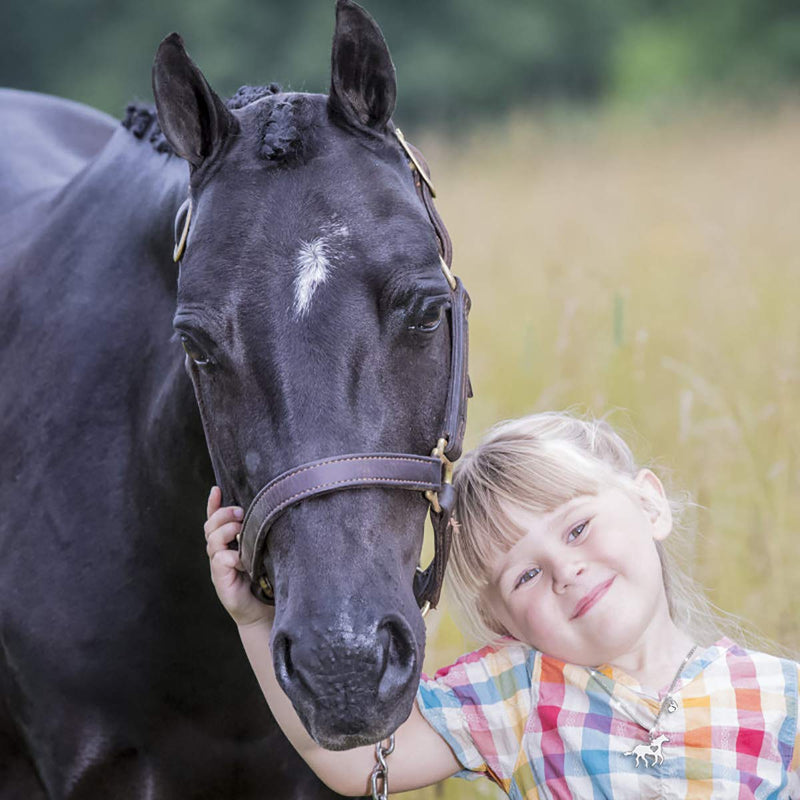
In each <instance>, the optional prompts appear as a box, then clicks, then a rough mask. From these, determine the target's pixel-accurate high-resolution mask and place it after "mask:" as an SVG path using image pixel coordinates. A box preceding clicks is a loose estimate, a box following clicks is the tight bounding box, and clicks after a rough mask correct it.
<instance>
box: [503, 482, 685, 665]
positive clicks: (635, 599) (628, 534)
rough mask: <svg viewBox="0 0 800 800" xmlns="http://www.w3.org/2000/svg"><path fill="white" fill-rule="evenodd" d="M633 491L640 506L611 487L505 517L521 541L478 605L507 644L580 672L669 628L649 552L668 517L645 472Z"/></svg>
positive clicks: (659, 491)
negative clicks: (509, 639) (484, 606)
mask: <svg viewBox="0 0 800 800" xmlns="http://www.w3.org/2000/svg"><path fill="white" fill-rule="evenodd" d="M636 483H637V488H638V489H640V490H641V492H642V495H643V497H642V498H640V497H637V496H635V495H634V494H633V493H628V492H625V491H623V490H622V489H619V488H616V487H614V488H606V489H603V490H601V491H600V492H598V493H597V494H596V495H580V496H578V497H576V498H573V499H572V500H570V501H569V502H567V503H565V504H564V505H562V506H559V507H558V508H556V509H555V510H554V511H552V512H549V513H543V514H538V513H534V512H531V511H527V510H525V509H523V508H521V507H519V506H514V507H512V508H509V509H507V512H508V513H509V516H510V517H511V518H512V520H513V521H514V522H515V523H516V525H518V526H519V527H520V529H521V530H523V531H524V532H525V533H524V535H523V536H522V538H521V539H520V540H519V541H518V542H517V543H516V544H515V545H514V547H512V548H511V550H510V551H509V552H507V553H505V554H503V555H501V556H500V557H499V558H498V559H497V561H496V563H495V564H494V565H493V568H492V570H491V573H490V574H491V580H490V584H489V588H488V590H487V592H488V594H487V600H488V602H489V605H490V608H491V610H492V611H493V612H494V614H495V616H496V617H497V618H498V620H499V621H500V622H501V623H502V624H503V625H504V626H505V628H506V630H507V631H508V632H509V633H510V634H511V635H512V636H513V637H515V638H516V639H518V640H520V641H522V642H525V643H527V644H529V645H531V646H532V647H535V648H536V649H537V650H541V651H542V652H544V653H547V654H548V655H551V656H554V657H556V658H559V659H561V660H563V661H568V662H570V663H573V664H579V665H584V666H595V665H598V664H603V663H607V662H612V661H614V660H616V659H618V658H619V657H620V656H621V655H624V654H627V653H631V652H633V651H634V650H635V649H636V648H638V647H640V646H642V645H646V644H647V642H648V640H649V637H655V639H653V640H652V641H654V642H655V641H657V640H658V637H659V636H660V632H659V631H663V630H664V627H663V626H664V624H665V623H666V624H667V625H669V624H670V620H669V608H668V605H667V598H666V593H665V591H664V582H663V577H662V572H661V561H660V559H659V557H658V552H657V550H656V545H655V543H656V541H658V540H660V539H664V538H666V536H667V535H668V534H669V532H670V530H671V529H672V517H671V514H670V510H669V504H668V503H667V501H666V499H665V497H664V490H663V488H662V487H661V483H660V482H659V480H658V478H657V477H656V476H655V475H654V474H653V473H652V472H650V471H649V470H643V471H642V472H640V473H639V475H638V476H637V477H636ZM644 497H647V498H648V500H649V502H646V501H645V500H644Z"/></svg>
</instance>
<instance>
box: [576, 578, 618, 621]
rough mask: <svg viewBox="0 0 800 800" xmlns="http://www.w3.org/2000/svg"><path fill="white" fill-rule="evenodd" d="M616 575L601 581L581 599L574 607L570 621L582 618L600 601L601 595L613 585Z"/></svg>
mask: <svg viewBox="0 0 800 800" xmlns="http://www.w3.org/2000/svg"><path fill="white" fill-rule="evenodd" d="M616 577H617V576H616V575H615V576H614V577H612V578H609V579H608V580H607V581H603V582H602V583H599V584H598V585H597V586H595V587H594V589H592V590H591V591H590V592H589V593H588V594H587V595H585V596H584V597H582V598H581V599H580V600H579V601H578V605H576V606H575V611H574V612H573V614H572V616H571V617H570V619H571V620H572V619H577V618H578V617H582V616H583V615H584V614H585V613H586V612H587V611H588V610H589V609H590V608H592V606H594V604H595V603H597V601H598V600H600V598H601V597H603V595H605V593H606V592H607V591H608V590H609V589H610V588H611V584H612V583H614V581H615V580H616Z"/></svg>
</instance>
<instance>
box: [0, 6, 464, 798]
mask: <svg viewBox="0 0 800 800" xmlns="http://www.w3.org/2000/svg"><path fill="white" fill-rule="evenodd" d="M154 92H155V97H156V106H157V109H158V121H157V120H156V116H155V114H154V113H153V112H152V111H150V110H148V109H146V108H143V107H137V108H132V109H130V111H129V114H128V117H127V119H126V121H125V123H124V124H123V125H122V126H120V125H119V124H118V123H115V122H114V121H113V120H111V119H110V118H108V117H106V116H104V115H102V114H99V113H97V112H94V111H92V110H90V109H87V108H84V107H82V106H78V105H76V104H73V103H69V102H66V101H61V100H56V99H54V98H47V97H43V96H37V95H28V94H23V93H18V92H12V91H8V92H4V93H3V94H2V97H0V102H2V124H1V125H0V146H1V147H2V155H3V161H2V163H0V181H2V184H1V185H2V188H3V191H2V192H1V193H0V214H2V220H3V224H2V233H1V234H0V236H1V237H2V247H1V248H0V254H2V255H0V258H2V264H3V266H2V277H1V278H0V280H2V290H1V294H2V298H3V313H2V317H0V330H1V331H2V346H3V349H2V356H1V358H2V361H0V364H1V365H2V366H1V367H0V368H1V369H2V375H3V382H4V390H3V393H2V399H1V400H0V402H1V403H2V405H1V406H0V420H1V422H0V431H1V433H2V438H1V439H0V440H1V441H2V459H0V463H1V464H2V467H1V469H2V482H0V491H2V511H1V512H0V519H2V536H1V537H0V591H1V592H2V599H1V600H0V644H1V645H2V649H1V650H0V691H1V692H2V699H1V700H0V797H2V798H11V799H13V800H16V798H20V799H24V800H36V798H41V797H48V798H72V799H77V798H90V799H91V800H96V798H120V799H122V798H126V799H127V798H158V799H161V798H181V800H187V799H190V798H191V799H194V798H214V800H221V799H222V798H249V797H254V798H255V797H259V798H264V797H269V798H283V797H287V798H289V797H291V798H300V797H302V798H312V797H327V796H332V795H331V793H330V792H329V791H328V790H327V789H326V788H325V787H323V786H322V785H321V784H320V783H319V782H318V781H317V780H316V778H315V777H314V776H313V775H312V774H311V773H310V772H309V771H308V770H307V769H306V768H305V766H304V765H303V764H302V763H301V762H300V761H299V759H298V757H297V756H296V755H295V754H294V752H293V751H292V749H291V747H290V746H289V744H288V743H287V742H286V740H285V739H284V738H283V737H282V734H281V733H280V731H279V730H278V728H277V726H276V725H275V723H274V721H273V720H272V718H271V717H270V715H269V712H268V709H267V707H266V704H265V703H264V701H263V698H262V697H261V696H260V692H259V690H258V688H257V686H256V683H255V680H254V678H253V677H252V675H251V674H250V671H249V668H248V665H247V663H246V661H245V659H244V657H243V655H242V653H241V648H240V645H239V642H238V638H237V636H236V631H235V628H234V626H233V624H232V623H231V622H230V620H229V619H228V618H227V616H226V615H225V613H224V611H223V610H222V609H221V607H220V606H219V604H218V603H217V601H216V599H215V597H214V595H213V591H212V588H211V585H210V582H209V578H208V565H207V559H206V556H205V552H204V543H203V539H202V524H203V511H204V506H205V498H206V494H207V492H208V488H209V486H210V485H211V483H212V482H213V481H214V475H215V473H216V478H217V480H219V481H220V482H221V483H222V486H223V491H224V495H225V499H226V501H227V502H238V503H240V504H243V505H246V504H248V503H249V502H250V501H251V500H252V499H253V497H254V496H255V495H256V493H257V491H258V489H259V487H261V486H262V485H264V484H265V483H267V482H268V481H269V480H270V479H271V478H273V477H274V476H276V475H278V474H279V473H281V472H283V471H284V470H286V469H287V468H290V467H293V466H295V465H297V464H301V463H303V462H307V461H311V460H314V459H320V458H326V457H329V456H332V455H336V454H339V453H371V452H376V451H394V452H398V453H411V454H414V453H418V454H425V455H427V454H428V453H429V452H430V449H431V447H432V445H433V444H434V443H435V442H436V439H437V436H438V435H439V432H440V431H439V428H440V426H441V420H442V415H443V411H444V407H445V404H446V402H447V400H448V381H447V375H448V370H449V368H450V360H451V355H450V348H451V332H450V326H448V325H447V324H442V321H443V320H445V319H447V318H448V313H449V312H448V311H447V308H448V303H449V302H450V299H449V298H451V297H452V292H451V289H450V287H449V286H448V282H447V279H446V276H445V274H443V271H442V269H440V257H439V247H438V242H437V236H436V232H435V228H434V226H433V225H432V224H431V216H430V212H429V211H428V210H426V207H425V205H424V204H423V203H422V202H421V201H420V196H419V195H418V191H417V188H416V186H415V174H416V173H415V172H414V171H413V170H411V169H410V168H409V161H408V158H407V155H406V153H405V152H404V150H403V149H402V148H401V146H400V145H399V143H398V139H397V137H396V135H395V129H394V126H393V124H392V122H391V120H390V117H391V114H392V110H393V108H394V101H395V80H394V69H393V66H392V63H391V60H390V57H389V53H388V51H387V49H386V46H385V43H384V41H383V38H382V36H381V34H380V31H379V30H378V28H377V26H376V25H375V24H374V22H373V21H372V20H371V19H370V18H369V16H368V15H366V13H365V12H363V11H362V10H361V9H360V8H359V7H358V6H356V5H355V4H354V3H352V2H350V0H339V2H338V5H337V21H336V32H335V36H334V42H333V56H332V81H331V91H330V95H329V96H325V95H314V94H295V93H291V94H290V93H282V92H281V91H280V90H279V89H278V87H275V86H272V87H269V88H266V89H261V90H254V89H244V90H240V91H239V93H238V94H237V95H236V96H235V97H234V98H232V100H230V101H228V103H227V104H225V103H223V102H222V101H221V100H220V99H219V98H218V97H217V95H215V94H214V92H213V91H212V90H211V89H210V87H209V86H208V84H207V82H206V81H205V79H204V77H203V76H202V74H201V73H200V71H199V70H198V69H197V67H196V66H195V65H194V64H193V63H192V62H191V60H190V59H189V58H188V56H187V55H186V53H185V51H184V49H183V47H182V44H181V41H180V38H179V37H177V36H176V35H173V36H171V37H168V38H167V39H166V40H165V41H164V42H163V43H162V45H161V47H160V49H159V52H158V55H157V57H156V62H155V65H154ZM159 124H160V128H159V127H158V126H159ZM176 154H177V155H176ZM178 156H181V157H178ZM186 162H188V164H189V170H188V172H187V167H186ZM187 197H189V198H191V208H192V217H191V223H190V225H188V231H189V233H188V240H187V241H186V242H185V250H184V253H183V259H182V262H181V264H180V270H178V268H177V267H176V266H175V264H174V263H173V258H172V256H173V242H174V237H175V232H174V224H175V222H177V234H178V237H180V234H181V232H182V231H183V229H184V227H187V226H185V224H184V223H185V215H183V214H178V218H177V221H176V213H177V212H178V209H179V208H180V207H181V206H182V204H183V203H184V201H185V199H186V198H187ZM176 296H177V310H176ZM181 343H183V345H184V348H185V350H186V355H185V358H184V356H183V353H182V352H181ZM187 372H188V375H187ZM193 383H194V387H193ZM195 395H196V396H195ZM198 403H199V406H200V411H202V413H203V418H204V419H205V423H206V430H205V431H204V430H203V425H202V424H201V415H200V414H199V413H198ZM206 438H207V442H208V444H206ZM209 452H210V453H211V459H210V458H209ZM212 461H213V467H212ZM427 508H428V504H427V501H426V500H425V498H424V497H423V495H422V493H421V492H416V491H415V492H409V491H398V490H395V489H386V488H361V489H359V490H358V491H344V492H337V493H335V494H330V495H326V496H315V497H313V498H311V499H308V500H306V501H304V502H303V503H301V504H299V505H294V506H293V507H291V508H290V509H289V510H288V511H286V513H284V514H283V515H282V516H280V517H279V518H278V519H277V520H276V521H275V522H274V524H273V525H272V528H271V530H270V532H269V548H268V550H269V555H268V558H267V557H265V559H264V562H263V565H264V568H265V569H266V571H267V573H268V576H269V581H270V582H271V584H272V586H273V588H274V592H275V596H276V598H277V610H276V613H277V617H276V623H275V630H276V634H275V635H276V636H278V637H280V647H278V648H276V652H277V654H276V659H277V661H278V662H279V663H278V664H277V667H278V671H279V673H280V674H281V676H282V680H283V681H284V686H285V688H286V690H287V692H288V693H289V695H290V696H291V697H292V700H293V701H294V703H295V705H296V707H297V708H298V710H299V711H300V712H301V714H302V716H303V719H304V721H305V723H306V725H307V726H308V727H309V729H310V730H311V732H312V733H313V735H314V736H315V737H316V738H317V739H318V741H320V742H321V743H322V744H324V745H327V746H329V747H344V746H352V745H355V744H359V743H366V742H374V741H376V740H378V739H380V738H383V737H385V736H386V735H388V734H389V733H390V732H391V731H392V730H393V729H394V728H395V727H396V726H397V725H398V724H399V723H401V722H402V721H403V720H404V719H405V717H406V716H407V715H408V713H409V711H410V708H411V703H412V702H413V696H414V692H415V689H416V685H417V681H418V676H419V670H420V664H421V660H422V654H423V650H424V640H425V630H424V625H423V622H422V619H421V616H420V613H419V609H418V606H417V603H416V602H415V597H414V594H413V592H412V581H413V578H414V574H415V568H416V565H417V560H418V557H419V553H420V547H421V544H422V531H423V522H424V518H425V514H426V511H427ZM366 778H367V776H365V784H366Z"/></svg>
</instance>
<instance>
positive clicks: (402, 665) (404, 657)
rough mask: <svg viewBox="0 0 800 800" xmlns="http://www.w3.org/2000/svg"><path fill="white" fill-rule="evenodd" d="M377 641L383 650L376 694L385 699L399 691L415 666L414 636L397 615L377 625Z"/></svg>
mask: <svg viewBox="0 0 800 800" xmlns="http://www.w3.org/2000/svg"><path fill="white" fill-rule="evenodd" d="M378 641H379V642H380V645H381V649H382V652H383V668H382V670H381V674H380V678H379V681H380V683H379V685H378V696H379V697H380V698H381V700H387V699H389V698H391V697H392V696H394V695H395V693H397V692H399V691H401V690H402V689H403V687H404V686H405V684H406V683H407V682H408V679H409V676H410V675H411V673H412V672H413V671H414V668H415V666H416V649H415V647H414V637H413V635H412V633H411V631H410V629H409V628H408V626H407V625H406V624H405V623H404V622H403V621H402V620H401V619H399V618H398V617H387V618H386V619H384V621H383V622H382V623H381V624H380V626H379V627H378Z"/></svg>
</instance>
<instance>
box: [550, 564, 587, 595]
mask: <svg viewBox="0 0 800 800" xmlns="http://www.w3.org/2000/svg"><path fill="white" fill-rule="evenodd" d="M584 569H585V566H584V564H583V562H581V561H562V562H560V563H559V564H558V565H554V567H553V591H554V592H555V593H556V594H563V593H564V592H566V590H567V589H569V587H570V586H572V584H573V583H575V581H576V579H577V578H579V577H580V576H581V575H582V574H583V571H584Z"/></svg>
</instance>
